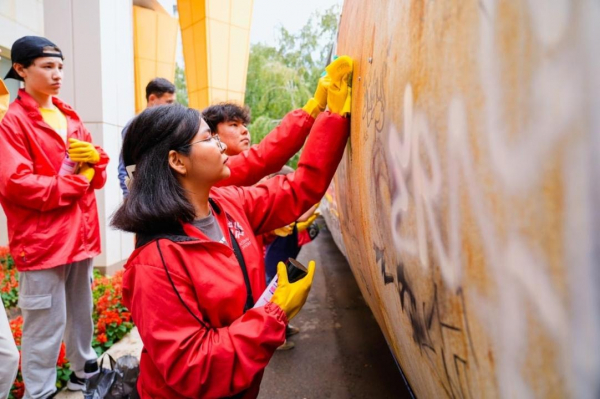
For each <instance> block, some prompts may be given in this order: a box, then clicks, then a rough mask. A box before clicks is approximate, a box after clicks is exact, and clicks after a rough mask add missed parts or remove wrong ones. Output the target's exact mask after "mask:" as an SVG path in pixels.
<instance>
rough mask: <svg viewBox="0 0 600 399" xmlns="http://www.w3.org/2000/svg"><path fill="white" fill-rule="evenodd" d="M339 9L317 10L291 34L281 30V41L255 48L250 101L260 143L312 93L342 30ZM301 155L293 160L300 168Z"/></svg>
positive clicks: (255, 136) (247, 101)
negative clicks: (338, 32)
mask: <svg viewBox="0 0 600 399" xmlns="http://www.w3.org/2000/svg"><path fill="white" fill-rule="evenodd" d="M338 18H339V7H337V6H333V7H331V8H330V9H328V10H326V11H324V12H323V13H320V12H315V13H313V14H312V15H311V17H310V18H309V20H308V22H307V23H306V24H305V25H304V27H302V29H301V30H300V31H299V32H297V33H295V34H292V33H290V32H289V31H288V30H287V29H285V28H284V27H280V28H279V34H278V37H277V43H276V45H275V46H274V47H273V46H267V45H265V44H262V43H258V44H254V45H252V46H251V48H250V58H249V60H248V76H247V79H246V82H247V83H246V97H245V104H246V105H247V106H248V107H249V108H250V110H251V112H252V123H251V124H250V126H249V130H250V132H251V134H252V141H253V142H255V143H258V142H260V141H261V140H262V139H263V138H264V136H265V135H267V134H268V133H269V132H270V131H271V130H272V129H273V128H274V127H275V126H277V124H278V123H279V121H280V120H281V118H283V117H284V116H285V114H287V113H288V112H289V111H291V110H293V109H297V108H300V107H302V106H303V105H304V104H305V103H306V101H307V100H308V99H309V98H311V97H312V96H313V93H314V91H315V89H316V87H317V81H318V80H319V77H320V76H321V73H322V72H323V70H324V68H325V66H326V65H327V63H328V61H329V58H330V56H331V49H332V48H333V44H334V40H335V37H336V34H337V25H338ZM298 158H299V154H297V155H296V156H294V158H292V159H291V160H290V162H288V165H290V166H292V167H293V168H296V166H297V162H298Z"/></svg>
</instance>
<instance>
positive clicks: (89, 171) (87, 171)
mask: <svg viewBox="0 0 600 399" xmlns="http://www.w3.org/2000/svg"><path fill="white" fill-rule="evenodd" d="M77 174H78V175H81V176H84V177H85V178H86V179H88V181H90V182H91V181H92V179H93V178H94V175H95V174H96V171H95V170H94V168H93V167H91V166H90V165H88V164H87V163H84V164H83V165H81V168H79V173H77Z"/></svg>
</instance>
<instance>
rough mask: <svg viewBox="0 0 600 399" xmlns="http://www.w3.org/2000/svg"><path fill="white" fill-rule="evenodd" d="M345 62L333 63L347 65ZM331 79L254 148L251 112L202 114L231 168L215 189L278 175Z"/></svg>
mask: <svg viewBox="0 0 600 399" xmlns="http://www.w3.org/2000/svg"><path fill="white" fill-rule="evenodd" d="M345 61H346V60H340V61H334V64H344V63H345ZM330 80H331V77H330V76H328V75H325V76H324V77H322V78H321V79H319V82H318V84H317V89H316V91H315V95H314V97H312V98H310V99H309V100H308V101H307V103H306V105H304V107H303V108H300V109H296V110H293V111H291V112H289V113H288V114H286V115H285V116H284V118H283V119H282V120H281V123H280V124H279V125H278V126H277V127H276V128H275V129H273V131H271V132H270V133H269V134H268V135H267V136H266V137H265V138H264V139H263V140H262V141H261V142H260V143H258V144H255V145H251V144H252V143H251V141H252V140H251V138H250V132H249V131H248V128H247V125H248V124H249V123H250V110H249V109H248V108H247V107H241V106H239V105H237V104H235V103H230V102H223V103H219V104H215V105H211V106H209V107H207V108H205V109H204V110H202V118H203V119H204V120H205V121H206V123H207V124H208V126H209V127H210V129H211V131H212V132H213V134H217V135H218V136H219V138H220V140H221V141H222V142H223V143H224V144H225V146H226V150H225V154H227V155H229V156H230V158H229V161H228V166H229V169H230V171H231V176H230V177H229V178H227V179H225V180H222V181H220V182H219V183H217V184H216V185H217V186H219V187H224V186H230V185H231V186H251V185H253V184H255V183H258V182H259V181H260V180H261V179H263V178H264V177H267V176H269V175H271V174H273V173H277V172H279V171H280V170H281V168H282V167H284V165H285V164H286V162H287V161H289V159H290V158H291V157H293V156H294V155H295V154H296V153H297V152H298V151H300V149H301V148H302V146H303V145H304V142H305V141H306V138H307V137H308V135H309V133H310V131H311V128H312V126H313V125H314V123H315V119H316V118H317V116H318V115H319V114H320V113H321V112H323V111H324V110H325V107H326V106H327V86H328V85H329V82H330ZM257 239H258V240H259V242H260V245H261V246H262V245H264V243H263V236H259V237H257ZM299 332H300V330H299V329H298V328H297V327H294V326H292V325H289V324H288V325H287V326H286V337H289V336H292V335H294V334H297V333H299ZM294 346H295V345H294V343H293V342H291V341H287V340H286V342H285V343H284V344H283V345H281V346H280V347H279V348H278V349H279V350H288V349H292V348H294Z"/></svg>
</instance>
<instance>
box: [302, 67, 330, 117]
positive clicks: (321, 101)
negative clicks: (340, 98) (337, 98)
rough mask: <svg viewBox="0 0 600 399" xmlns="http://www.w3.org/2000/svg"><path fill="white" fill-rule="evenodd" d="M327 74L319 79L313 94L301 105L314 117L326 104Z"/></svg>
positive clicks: (323, 109)
mask: <svg viewBox="0 0 600 399" xmlns="http://www.w3.org/2000/svg"><path fill="white" fill-rule="evenodd" d="M329 83H330V79H329V76H327V75H325V76H322V77H321V78H320V79H319V82H318V83H317V90H315V96H314V97H313V98H311V99H309V100H308V101H307V102H306V105H304V107H302V109H303V110H305V111H306V112H307V113H308V114H309V115H310V116H312V117H313V118H316V117H317V116H318V115H319V114H320V113H321V112H323V111H325V107H326V106H327V88H328V87H329Z"/></svg>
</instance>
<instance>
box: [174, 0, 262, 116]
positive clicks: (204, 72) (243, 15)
mask: <svg viewBox="0 0 600 399" xmlns="http://www.w3.org/2000/svg"><path fill="white" fill-rule="evenodd" d="M253 5H254V1H253V0H178V1H177V7H178V10H179V24H180V27H181V37H182V42H183V56H184V59H185V66H186V67H185V75H186V80H187V88H188V97H189V105H190V107H192V108H196V109H199V110H201V109H203V108H205V107H207V106H208V105H210V104H213V103H215V102H219V101H235V102H238V103H240V104H243V101H244V95H245V92H246V74H247V71H248V54H249V51H250V24H251V21H252V8H253Z"/></svg>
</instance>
